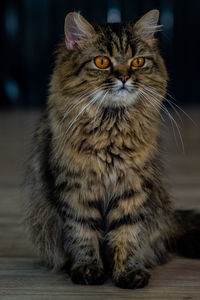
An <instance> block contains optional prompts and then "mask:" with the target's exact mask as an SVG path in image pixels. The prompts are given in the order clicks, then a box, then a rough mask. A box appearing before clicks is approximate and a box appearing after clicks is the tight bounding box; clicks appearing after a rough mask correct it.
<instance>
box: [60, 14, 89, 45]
mask: <svg viewBox="0 0 200 300" xmlns="http://www.w3.org/2000/svg"><path fill="white" fill-rule="evenodd" d="M64 29H65V43H66V46H67V48H68V49H70V50H78V49H81V48H82V47H83V46H84V44H85V42H88V41H90V40H91V38H92V37H93V36H94V34H95V30H94V28H93V27H92V25H91V24H90V23H88V21H86V20H85V19H84V18H83V17H82V16H81V15H80V14H79V13H76V12H71V13H69V14H67V16H66V18H65V28H64Z"/></svg>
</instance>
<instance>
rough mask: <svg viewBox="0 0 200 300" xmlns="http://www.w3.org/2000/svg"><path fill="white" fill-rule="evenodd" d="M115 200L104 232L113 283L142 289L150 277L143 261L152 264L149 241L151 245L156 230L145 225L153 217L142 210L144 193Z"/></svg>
mask: <svg viewBox="0 0 200 300" xmlns="http://www.w3.org/2000/svg"><path fill="white" fill-rule="evenodd" d="M116 199H117V201H116V203H115V206H114V207H113V208H112V210H111V211H110V212H109V215H108V223H109V225H108V233H107V241H108V246H109V248H111V250H112V253H113V271H112V272H113V280H114V282H115V284H116V285H117V286H119V287H121V288H142V287H144V286H145V285H147V283H148V281H149V278H150V275H149V272H148V271H147V269H146V265H147V262H150V264H152V265H153V264H156V255H155V253H154V250H153V248H152V247H151V245H150V240H152V243H153V242H154V238H155V239H157V238H158V237H159V235H160V232H159V228H156V226H154V225H155V224H151V223H149V222H152V223H153V217H151V216H150V215H151V211H150V209H144V208H143V205H144V202H146V201H148V200H147V198H146V195H145V193H143V192H136V193H134V192H133V193H131V192H125V193H123V194H121V196H120V197H117V198H116ZM151 225H153V226H151ZM154 227H155V229H153V228H154ZM149 228H151V229H152V230H151V231H150V230H149ZM155 233H156V234H155ZM154 236H155V237H154ZM162 246H163V245H162Z"/></svg>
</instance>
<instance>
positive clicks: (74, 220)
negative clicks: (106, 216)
mask: <svg viewBox="0 0 200 300" xmlns="http://www.w3.org/2000/svg"><path fill="white" fill-rule="evenodd" d="M101 226H102V219H101V216H100V213H99V211H98V210H97V209H96V208H95V207H91V205H89V202H84V203H83V202H81V201H80V199H79V201H78V202H77V201H76V200H75V199H74V201H70V203H69V204H68V207H67V209H66V213H65V223H64V230H63V242H64V249H65V250H66V252H68V253H70V256H71V267H70V269H71V270H70V276H71V279H72V281H73V282H74V283H78V284H86V285H92V284H102V283H103V282H104V281H105V274H104V268H103V263H102V259H101V257H100V249H99V244H100V240H101Z"/></svg>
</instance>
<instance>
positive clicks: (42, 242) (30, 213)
mask: <svg viewBox="0 0 200 300" xmlns="http://www.w3.org/2000/svg"><path fill="white" fill-rule="evenodd" d="M25 225H26V229H27V231H28V233H29V235H30V238H31V240H32V242H33V245H34V247H35V249H36V250H37V251H38V253H39V254H40V256H41V257H42V259H43V260H44V262H45V263H46V265H47V266H48V267H49V268H51V269H53V270H55V271H58V270H60V269H61V268H62V267H63V266H64V265H66V263H67V261H68V260H69V256H68V255H67V253H66V252H65V251H64V249H63V247H62V229H63V221H62V219H61V218H60V216H59V215H58V213H57V211H56V209H55V207H53V206H52V205H50V204H49V201H48V200H47V199H45V197H41V193H40V194H38V195H34V196H32V197H30V200H29V202H28V203H27V205H26V216H25Z"/></svg>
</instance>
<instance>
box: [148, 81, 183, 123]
mask: <svg viewBox="0 0 200 300" xmlns="http://www.w3.org/2000/svg"><path fill="white" fill-rule="evenodd" d="M144 89H146V90H148V91H149V92H150V93H153V94H154V95H156V96H159V97H162V98H163V99H164V100H166V101H167V102H168V103H169V105H170V107H171V108H172V109H173V111H174V112H175V113H176V115H177V116H178V118H179V119H180V121H181V122H183V121H182V118H181V116H180V114H179V112H178V111H177V110H176V109H175V107H174V106H173V105H172V104H171V102H170V101H169V100H168V99H167V98H166V97H164V96H162V95H160V94H159V93H157V92H155V91H154V90H153V89H152V88H149V87H147V86H145V87H144Z"/></svg>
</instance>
